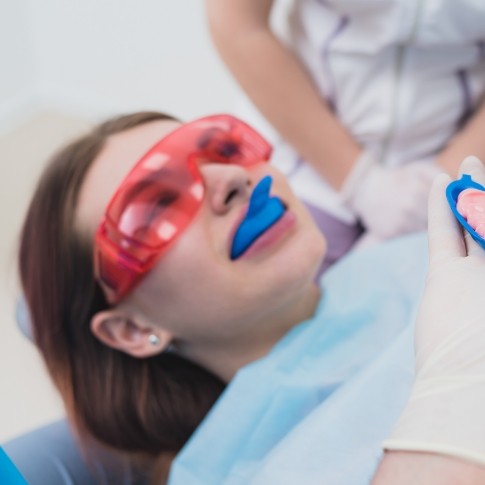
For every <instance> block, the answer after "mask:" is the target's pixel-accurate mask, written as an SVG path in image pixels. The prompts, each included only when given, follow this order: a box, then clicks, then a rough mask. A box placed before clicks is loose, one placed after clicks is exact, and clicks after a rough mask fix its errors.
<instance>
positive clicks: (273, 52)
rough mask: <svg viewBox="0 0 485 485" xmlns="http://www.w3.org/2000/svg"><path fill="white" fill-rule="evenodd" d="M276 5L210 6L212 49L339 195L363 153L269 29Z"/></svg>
mask: <svg viewBox="0 0 485 485" xmlns="http://www.w3.org/2000/svg"><path fill="white" fill-rule="evenodd" d="M272 4H273V1H272V0H231V1H229V2H228V1H227V0H206V5H207V13H208V18H209V25H210V29H211V33H212V36H213V40H214V43H215V45H216V47H217V49H218V50H219V53H220V55H221V57H222V58H223V60H224V61H225V63H226V64H227V66H228V67H229V69H230V70H231V71H232V73H233V75H234V76H235V78H236V80H237V81H238V82H239V84H240V85H241V86H242V88H243V89H244V91H245V92H246V93H247V94H248V96H249V97H250V98H251V100H252V101H253V102H254V104H255V105H256V106H257V107H258V109H259V110H260V112H261V113H262V114H263V115H264V116H265V117H266V119H267V120H268V121H269V122H270V123H271V124H272V125H273V126H274V128H275V129H276V130H277V131H278V132H279V133H280V135H281V136H282V137H283V138H284V139H285V140H286V141H288V142H289V143H290V144H291V145H292V146H293V147H294V148H295V149H296V151H297V152H298V153H299V155H300V156H302V158H303V159H305V160H306V161H308V162H309V163H310V164H311V165H312V166H313V167H314V168H315V169H316V170H317V172H319V173H320V174H321V175H322V176H323V177H324V178H325V179H326V180H327V181H328V182H329V183H330V184H331V185H332V186H334V187H335V188H336V189H339V188H340V187H341V185H342V183H343V181H344V180H345V178H346V177H347V175H348V174H349V173H350V171H351V169H352V167H353V166H354V163H355V161H356V159H357V158H358V156H359V154H360V153H361V151H362V149H361V147H360V146H359V144H358V143H357V142H355V141H354V140H353V138H352V136H351V135H350V134H349V133H348V132H347V130H346V129H345V128H344V127H343V125H342V124H341V123H340V122H339V121H338V120H337V119H336V117H335V116H334V115H333V113H332V112H331V111H330V109H329V108H328V106H327V105H326V103H325V101H324V100H323V99H322V96H321V95H320V93H319V92H318V90H317V89H316V87H315V85H314V83H313V82H312V80H311V79H310V76H309V75H308V73H307V72H306V70H305V69H304V68H303V66H302V65H301V63H300V62H299V61H298V59H297V58H296V57H295V56H294V55H293V53H292V52H291V51H290V50H289V49H287V48H286V47H285V46H284V45H283V44H282V43H281V42H280V41H279V39H278V38H277V37H276V36H275V35H274V34H273V33H272V32H271V30H270V28H269V21H268V18H269V14H270V10H271V6H272Z"/></svg>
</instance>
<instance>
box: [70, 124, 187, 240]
mask: <svg viewBox="0 0 485 485" xmlns="http://www.w3.org/2000/svg"><path fill="white" fill-rule="evenodd" d="M178 126H180V123H179V122H177V121H172V120H161V121H152V122H150V123H145V124H143V125H140V126H137V127H136V128H132V129H130V130H127V131H123V132H121V133H117V134H116V135H112V136H110V137H109V139H108V140H107V142H106V144H105V147H104V148H103V150H102V151H101V153H100V154H99V155H98V156H97V157H96V159H95V160H94V162H93V164H92V166H91V167H90V169H89V170H88V173H87V175H86V177H85V179H84V182H83V185H82V187H81V191H80V194H79V201H78V206H77V214H76V216H77V224H78V225H79V227H80V228H82V230H83V231H88V233H89V234H90V235H94V233H95V231H96V228H97V227H98V224H99V223H100V222H101V219H102V217H103V214H104V210H105V208H106V206H107V205H108V202H109V201H110V199H111V197H112V196H113V194H114V193H115V192H116V189H117V188H118V186H119V185H120V184H121V182H122V181H123V179H124V178H125V177H126V175H127V174H128V172H129V171H130V170H131V169H132V168H133V165H134V164H135V163H136V162H137V161H138V160H139V159H140V158H141V157H142V156H143V155H144V154H145V153H146V152H147V151H148V150H149V149H150V148H151V147H152V146H153V145H154V144H155V143H156V142H157V141H158V140H160V139H161V138H163V137H164V136H166V135H167V134H168V133H170V132H171V131H172V130H174V129H175V128H177V127H178Z"/></svg>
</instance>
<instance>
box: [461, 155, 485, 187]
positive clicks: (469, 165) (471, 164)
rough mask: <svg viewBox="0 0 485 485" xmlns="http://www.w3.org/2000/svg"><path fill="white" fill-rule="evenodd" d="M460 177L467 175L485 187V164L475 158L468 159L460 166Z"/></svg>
mask: <svg viewBox="0 0 485 485" xmlns="http://www.w3.org/2000/svg"><path fill="white" fill-rule="evenodd" d="M459 172H460V176H461V175H463V174H464V173H467V174H469V175H471V176H472V179H473V180H475V181H476V182H478V183H479V184H482V185H485V166H484V165H483V162H482V161H481V160H480V159H479V158H477V157H474V156H470V157H466V158H465V159H464V160H463V162H461V165H460V169H459Z"/></svg>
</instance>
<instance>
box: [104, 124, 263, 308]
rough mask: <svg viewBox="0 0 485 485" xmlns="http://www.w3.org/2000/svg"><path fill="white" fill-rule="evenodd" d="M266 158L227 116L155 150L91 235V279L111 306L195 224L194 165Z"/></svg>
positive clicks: (259, 144) (257, 139)
mask: <svg viewBox="0 0 485 485" xmlns="http://www.w3.org/2000/svg"><path fill="white" fill-rule="evenodd" d="M270 154H271V147H270V145H269V144H268V143H267V142H266V141H265V140H264V139H263V138H262V137H261V136H260V135H259V134H258V133H256V132H255V131H254V130H253V129H252V128H250V127H249V126H248V125H246V124H245V123H243V122H242V121H239V120H237V119H236V118H233V117H231V116H228V115H218V116H210V117H207V118H202V119H200V120H197V121H194V122H192V123H188V124H186V125H183V126H182V127H180V128H178V129H177V130H175V131H173V132H172V133H170V134H169V135H168V136H166V137H165V138H163V139H162V140H160V141H159V142H158V143H157V144H156V145H155V146H154V147H152V148H151V149H150V150H149V151H148V152H147V153H146V154H145V155H144V156H143V157H142V158H141V160H140V161H139V162H138V163H137V164H136V165H135V166H134V168H133V169H132V171H131V172H130V173H129V174H128V176H127V177H126V178H125V180H124V181H123V183H122V184H121V186H120V187H119V189H118V190H117V192H116V193H115V195H114V196H113V198H112V199H111V202H110V203H109V205H108V208H107V210H106V214H105V219H104V220H103V222H102V223H101V225H100V227H99V229H98V231H97V234H96V241H95V246H96V248H95V272H96V275H97V277H98V279H99V281H100V282H101V283H102V285H103V287H104V289H105V292H106V294H107V296H108V299H109V300H110V301H111V302H115V301H118V300H119V299H121V298H122V297H123V296H124V295H125V294H126V293H127V292H128V291H129V290H130V289H131V288H132V287H133V286H134V285H135V284H136V283H137V282H138V280H139V279H140V278H141V277H142V276H143V275H144V274H145V273H146V272H147V271H148V270H149V269H151V268H152V267H153V265H154V264H155V263H156V261H157V260H158V258H159V257H160V255H161V254H162V253H163V252H164V251H165V249H166V247H167V246H168V245H169V244H170V243H171V242H172V241H173V240H174V239H175V238H176V237H177V236H178V235H179V234H180V233H181V232H182V231H183V230H184V229H185V227H187V225H188V224H189V223H190V222H191V221H192V219H193V217H194V215H195V214H196V212H197V210H198V209H199V207H200V205H201V203H202V200H203V196H204V186H203V182H202V179H201V176H200V174H199V171H198V166H197V162H198V161H200V160H210V161H212V162H218V163H232V164H237V165H243V166H250V165H253V164H255V163H259V162H261V161H267V160H268V159H269V156H270Z"/></svg>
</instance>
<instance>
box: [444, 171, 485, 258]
mask: <svg viewBox="0 0 485 485" xmlns="http://www.w3.org/2000/svg"><path fill="white" fill-rule="evenodd" d="M465 189H478V190H482V191H484V192H485V187H484V186H483V185H480V184H478V183H477V182H475V181H474V180H473V179H472V178H471V176H470V175H468V174H463V175H462V177H461V179H459V180H455V181H454V182H451V183H450V184H449V185H448V187H447V188H446V198H447V199H448V204H450V208H451V211H452V212H453V214H454V216H455V217H456V219H457V220H458V222H459V223H460V224H461V225H462V226H463V228H464V229H465V230H466V231H468V233H469V234H470V235H471V236H472V238H473V239H474V240H475V241H476V242H477V243H478V244H479V245H480V246H481V247H482V248H483V249H485V239H483V237H482V236H480V234H478V233H477V232H476V231H475V229H473V227H472V226H470V224H468V222H467V220H466V219H465V218H464V217H463V216H462V215H461V214H460V213H459V212H458V209H457V208H456V203H457V201H458V196H459V195H460V193H461V192H463V191H464V190H465Z"/></svg>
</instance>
